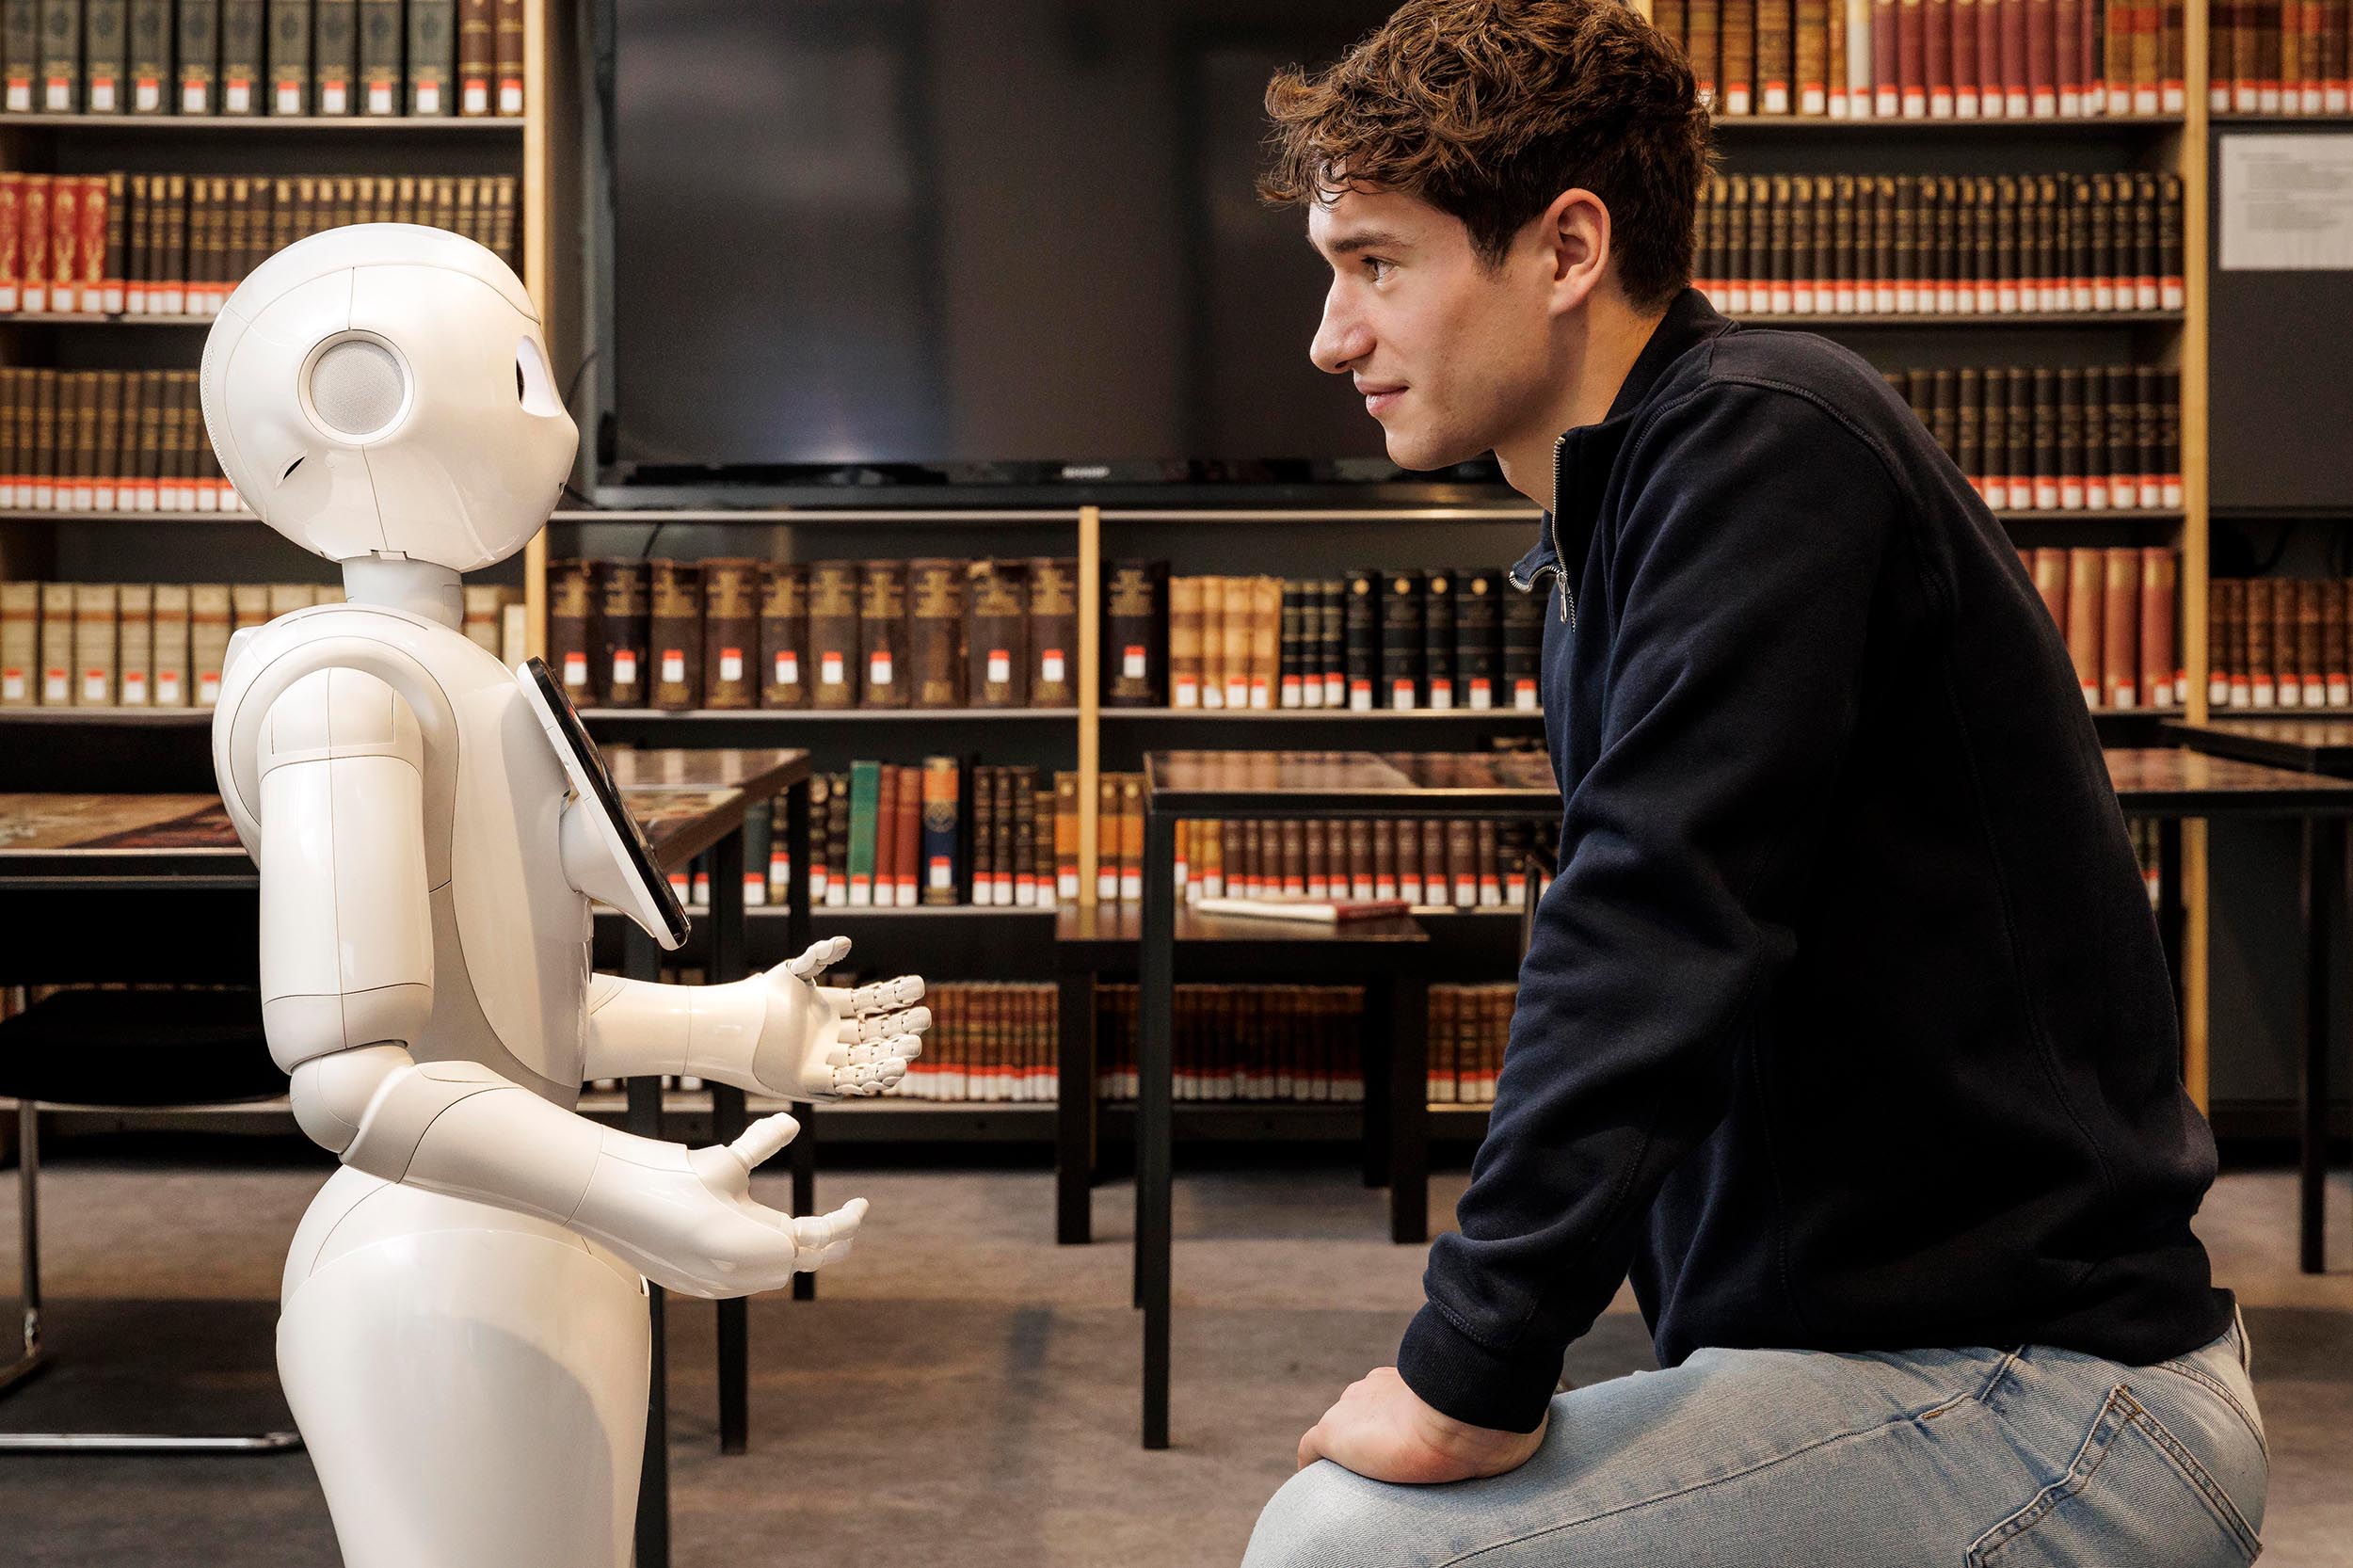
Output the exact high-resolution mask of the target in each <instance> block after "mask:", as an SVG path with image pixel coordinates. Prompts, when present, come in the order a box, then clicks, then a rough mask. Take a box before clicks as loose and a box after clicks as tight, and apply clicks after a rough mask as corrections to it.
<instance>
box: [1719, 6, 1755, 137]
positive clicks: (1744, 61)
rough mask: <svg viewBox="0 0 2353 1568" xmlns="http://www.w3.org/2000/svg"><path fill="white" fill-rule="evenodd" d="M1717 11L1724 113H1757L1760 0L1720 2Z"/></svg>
mask: <svg viewBox="0 0 2353 1568" xmlns="http://www.w3.org/2000/svg"><path fill="white" fill-rule="evenodd" d="M1718 8H1719V11H1720V13H1721V17H1722V24H1721V29H1722V30H1721V35H1720V39H1719V44H1720V48H1721V60H1722V63H1721V68H1720V71H1719V74H1718V85H1719V88H1720V89H1721V104H1722V108H1721V112H1722V113H1724V114H1728V115H1744V114H1752V113H1753V112H1755V100H1754V97H1753V88H1754V87H1755V81H1756V16H1757V0H1718Z"/></svg>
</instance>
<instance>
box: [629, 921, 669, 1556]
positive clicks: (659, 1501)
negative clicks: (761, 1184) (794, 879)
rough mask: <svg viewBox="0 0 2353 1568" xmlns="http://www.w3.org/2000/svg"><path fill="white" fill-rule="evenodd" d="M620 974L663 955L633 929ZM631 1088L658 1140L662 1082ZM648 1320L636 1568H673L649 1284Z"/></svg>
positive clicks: (664, 1378) (647, 971) (660, 1368)
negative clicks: (644, 1415) (648, 1336)
mask: <svg viewBox="0 0 2353 1568" xmlns="http://www.w3.org/2000/svg"><path fill="white" fill-rule="evenodd" d="M621 972H622V973H623V974H625V975H627V976H628V977H629V978H630V979H632V980H659V979H660V978H661V977H662V950H661V949H659V948H657V947H656V946H654V940H653V938H652V937H650V936H647V935H646V934H645V933H644V932H642V931H640V930H639V929H637V927H636V925H635V924H633V923H632V924H630V925H629V926H628V927H627V928H626V930H625V932H624V934H623V936H622V938H621ZM628 1085H629V1111H628V1117H627V1125H628V1128H629V1130H630V1131H632V1132H633V1133H635V1134H636V1135H637V1136H639V1137H640V1138H657V1139H658V1138H660V1137H661V1136H662V1080H660V1079H658V1078H632V1079H631V1080H628ZM646 1315H647V1320H648V1327H649V1329H650V1330H651V1337H650V1339H649V1341H648V1356H649V1359H648V1367H647V1369H646V1370H647V1381H646V1454H645V1459H644V1461H643V1463H642V1464H640V1465H639V1468H638V1472H637V1557H636V1568H670V1405H669V1400H670V1390H669V1369H668V1356H667V1354H666V1353H665V1352H666V1345H665V1342H664V1334H663V1289H662V1287H660V1286H659V1285H656V1284H654V1283H653V1282H652V1281H650V1280H648V1282H647V1283H646Z"/></svg>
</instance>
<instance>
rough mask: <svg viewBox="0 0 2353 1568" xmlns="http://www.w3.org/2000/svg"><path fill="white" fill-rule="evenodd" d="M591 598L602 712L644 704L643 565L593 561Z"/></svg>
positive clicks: (645, 596) (645, 603) (645, 597)
mask: <svg viewBox="0 0 2353 1568" xmlns="http://www.w3.org/2000/svg"><path fill="white" fill-rule="evenodd" d="M589 588H590V591H591V592H592V593H593V594H594V595H595V596H596V602H597V617H596V623H595V626H596V634H597V652H596V658H595V664H596V670H595V680H596V684H597V688H598V695H599V697H600V701H601V702H602V704H603V705H604V706H605V707H607V708H642V707H644V706H645V703H646V689H647V681H648V676H649V674H650V672H649V671H648V669H647V667H646V665H647V658H646V632H647V611H648V607H649V603H650V600H648V594H647V567H646V563H645V562H643V561H626V560H612V561H596V562H593V563H591V564H590V568H589Z"/></svg>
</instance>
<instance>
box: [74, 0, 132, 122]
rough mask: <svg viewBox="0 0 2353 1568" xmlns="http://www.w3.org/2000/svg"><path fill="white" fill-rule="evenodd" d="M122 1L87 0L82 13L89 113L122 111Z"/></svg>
mask: <svg viewBox="0 0 2353 1568" xmlns="http://www.w3.org/2000/svg"><path fill="white" fill-rule="evenodd" d="M122 29H123V0H85V4H84V6H83V11H82V107H83V110H84V112H85V113H88V114H120V113H121V112H122V109H123V98H124V93H123V90H122V82H123V76H122V66H123V57H124V49H125V43H124V39H123V30H122Z"/></svg>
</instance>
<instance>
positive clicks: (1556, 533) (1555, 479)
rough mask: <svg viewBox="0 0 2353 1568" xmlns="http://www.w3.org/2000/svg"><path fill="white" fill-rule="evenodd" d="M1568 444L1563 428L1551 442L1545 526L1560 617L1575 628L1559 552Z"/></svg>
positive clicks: (1572, 594) (1573, 602)
mask: <svg viewBox="0 0 2353 1568" xmlns="http://www.w3.org/2000/svg"><path fill="white" fill-rule="evenodd" d="M1568 444H1569V435H1568V432H1567V431H1565V430H1563V431H1562V432H1561V435H1560V436H1559V438H1558V439H1556V440H1554V441H1553V443H1552V510H1551V511H1550V512H1547V513H1546V514H1545V527H1546V528H1547V529H1549V530H1550V531H1551V534H1552V558H1553V559H1554V560H1555V561H1557V562H1559V563H1560V576H1561V619H1562V620H1564V621H1566V622H1568V623H1569V628H1570V630H1572V631H1574V630H1576V628H1577V593H1576V590H1574V589H1573V588H1571V587H1570V586H1569V558H1568V557H1567V556H1565V555H1563V554H1561V449H1562V448H1563V447H1565V446H1567V445H1568Z"/></svg>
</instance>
